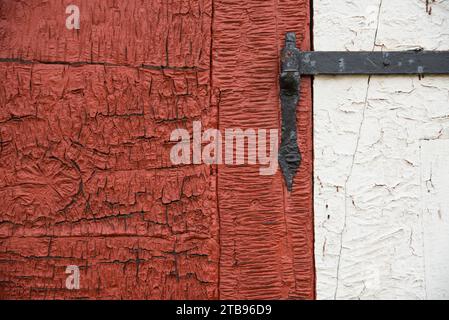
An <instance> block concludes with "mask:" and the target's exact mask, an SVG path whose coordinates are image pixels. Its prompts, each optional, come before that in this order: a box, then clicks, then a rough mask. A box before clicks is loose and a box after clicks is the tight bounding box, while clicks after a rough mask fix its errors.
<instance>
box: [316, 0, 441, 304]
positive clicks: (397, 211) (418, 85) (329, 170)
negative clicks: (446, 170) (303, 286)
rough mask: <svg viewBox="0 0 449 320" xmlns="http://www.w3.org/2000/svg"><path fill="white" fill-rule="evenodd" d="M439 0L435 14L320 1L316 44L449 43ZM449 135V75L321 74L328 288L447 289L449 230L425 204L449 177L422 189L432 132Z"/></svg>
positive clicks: (412, 4) (415, 0)
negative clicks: (432, 187)
mask: <svg viewBox="0 0 449 320" xmlns="http://www.w3.org/2000/svg"><path fill="white" fill-rule="evenodd" d="M430 5H431V7H432V15H429V14H428V12H426V2H425V1H421V0H401V1H395V0H357V1H354V0H315V1H314V10H315V15H314V44H315V50H352V51H358V50H407V49H414V48H417V47H423V48H424V49H426V50H436V49H438V50H449V1H438V0H437V1H436V2H434V3H430ZM445 139H449V77H448V76H433V77H430V76H427V77H425V78H424V79H421V80H420V79H418V77H413V76H372V77H366V76H356V77H335V76H327V77H325V76H322V77H316V79H315V83H314V154H315V163H314V171H315V194H314V201H315V239H316V243H315V258H316V271H317V297H318V298H319V299H335V298H336V299H426V298H432V297H437V298H445V297H446V298H447V296H445V295H447V290H443V289H441V288H440V287H438V285H440V286H446V283H447V281H448V279H449V273H447V272H446V269H445V268H446V267H445V263H446V260H445V259H446V258H444V257H443V256H442V255H441V252H449V241H447V238H446V236H445V235H443V233H445V234H447V231H445V229H444V228H443V226H442V225H441V224H437V223H435V222H434V221H433V220H429V219H430V218H429V216H428V215H426V209H427V207H426V206H429V205H428V203H432V202H433V201H434V200H435V199H441V198H443V195H442V194H444V193H445V192H446V191H445V190H447V189H446V188H447V187H448V186H449V179H443V180H442V181H441V182H440V184H439V185H438V188H439V189H438V190H437V191H435V192H436V193H435V194H432V197H433V198H431V199H428V198H429V196H430V195H425V197H424V195H423V194H422V181H421V180H422V174H424V173H425V171H423V170H424V167H425V166H426V165H428V163H429V161H430V160H427V158H425V159H423V154H422V152H420V146H422V147H423V148H428V149H430V151H429V154H434V155H435V156H437V154H438V152H439V151H440V149H441V148H442V147H440V146H439V145H437V144H438V143H436V144H431V143H429V144H428V145H427V146H425V145H426V143H424V142H428V141H444V140H445ZM439 157H441V159H446V160H440V161H441V163H444V161H446V162H447V163H449V157H448V156H447V154H446V153H441V154H439ZM425 161H427V162H425ZM439 172H441V174H443V173H442V171H441V170H440V171H439ZM444 180H445V181H444ZM440 190H441V191H440ZM448 197H449V194H448ZM429 241H430V242H435V243H434V244H433V248H432V249H431V250H430V249H429V246H428V244H427V243H428V242H429ZM428 250H430V251H428ZM429 264H431V265H429ZM446 288H447V286H446Z"/></svg>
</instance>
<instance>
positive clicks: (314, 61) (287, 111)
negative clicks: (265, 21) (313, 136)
mask: <svg viewBox="0 0 449 320" xmlns="http://www.w3.org/2000/svg"><path fill="white" fill-rule="evenodd" d="M320 74H323V75H326V74H327V75H356V74H360V75H375V74H377V75H392V74H409V75H425V74H449V51H419V50H415V51H389V52H378V51H376V52H371V51H370V52H367V51H361V52H345V51H341V52H338V51H327V52H323V51H305V52H301V51H299V50H298V48H297V47H296V35H295V33H293V32H288V33H287V34H286V36H285V48H283V49H282V53H281V74H280V77H279V85H280V99H281V109H282V110H281V113H282V134H281V146H280V148H279V164H280V166H281V170H282V173H283V175H284V179H285V182H286V184H287V189H288V190H289V191H291V190H292V187H293V178H294V177H295V175H296V171H297V169H298V167H299V165H300V164H301V154H300V151H299V148H298V144H297V141H296V140H297V133H296V126H297V124H296V106H297V105H298V101H299V98H300V97H299V83H300V78H301V75H320Z"/></svg>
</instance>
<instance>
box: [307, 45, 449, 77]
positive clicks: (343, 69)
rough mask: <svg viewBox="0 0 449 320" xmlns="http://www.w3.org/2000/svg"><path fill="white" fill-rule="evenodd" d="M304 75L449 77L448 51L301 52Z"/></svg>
mask: <svg viewBox="0 0 449 320" xmlns="http://www.w3.org/2000/svg"><path fill="white" fill-rule="evenodd" d="M300 61H301V65H300V73H301V74H302V75H320V74H329V75H332V74H333V75H344V74H347V75H351V74H366V75H369V74H378V75H382V74H417V75H423V74H449V51H389V52H364V51H361V52H344V51H342V52H338V51H327V52H326V51H302V52H300Z"/></svg>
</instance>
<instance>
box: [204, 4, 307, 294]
mask: <svg viewBox="0 0 449 320" xmlns="http://www.w3.org/2000/svg"><path fill="white" fill-rule="evenodd" d="M309 11H310V9H309V1H307V0H288V1H287V0H286V1H280V0H270V1H257V0H252V1H245V2H242V1H235V0H215V1H214V22H213V52H212V57H213V65H212V68H213V69H212V70H213V71H212V74H213V76H212V79H213V87H214V93H215V95H216V97H217V99H216V100H217V104H218V110H219V128H220V131H221V132H224V131H225V130H226V129H229V128H241V129H243V130H245V129H255V130H259V129H277V128H279V127H280V126H279V124H280V118H279V117H280V113H279V97H278V93H279V88H278V72H279V52H280V48H281V46H282V45H283V41H284V34H285V32H287V31H295V32H296V33H297V35H298V43H299V45H300V47H301V48H302V49H303V50H306V49H310V38H309V31H310V29H309V28H310V26H309V20H310V16H309ZM297 116H298V130H299V137H298V140H299V141H298V142H299V146H300V148H301V151H302V155H303V162H302V164H301V167H300V169H299V173H298V175H297V176H296V179H295V184H294V190H293V192H292V193H291V194H289V193H288V192H287V190H286V188H285V186H284V182H283V178H282V176H281V174H280V171H279V170H278V171H277V173H276V174H275V175H273V176H261V175H260V174H259V166H254V165H239V166H235V165H224V166H221V167H220V168H219V175H218V194H219V216H220V250H221V252H220V297H221V298H223V299H297V298H298V299H312V298H314V281H315V277H314V265H313V216H312V204H313V203H312V201H313V199H312V169H313V168H312V157H313V155H312V109H311V81H310V79H303V80H302V82H301V104H300V106H299V112H298V114H297Z"/></svg>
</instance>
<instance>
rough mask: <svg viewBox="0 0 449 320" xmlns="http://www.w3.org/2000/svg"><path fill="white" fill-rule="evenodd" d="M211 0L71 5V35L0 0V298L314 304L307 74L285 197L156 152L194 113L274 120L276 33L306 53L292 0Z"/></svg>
mask: <svg viewBox="0 0 449 320" xmlns="http://www.w3.org/2000/svg"><path fill="white" fill-rule="evenodd" d="M213 2H214V3H212V1H211V0H189V1H187V0H176V1H162V0H159V1H157V0H153V1H138V0H133V1H126V2H125V1H92V0H91V1H87V0H83V1H79V3H78V5H79V7H80V11H81V29H80V30H79V31H74V30H67V29H66V28H65V18H66V16H67V15H66V14H65V7H66V5H68V4H70V2H69V1H52V2H48V1H44V0H34V1H30V2H29V3H27V4H24V3H23V2H21V1H5V2H1V3H0V17H1V19H0V58H3V62H1V63H0V80H1V82H2V86H1V87H0V219H1V221H0V297H1V298H45V299H51V298H84V299H93V298H101V299H105V298H112V299H119V298H139V299H149V298H151V299H183V298H188V299H200V298H201V299H216V298H222V299H227V298H230V299H247V298H261V299H269V298H282V299H287V298H289V299H297V298H298V299H311V298H313V297H314V281H315V280H314V269H313V221H312V126H311V84H310V80H308V79H303V81H302V88H301V105H300V106H299V112H298V114H297V116H298V130H299V138H298V139H299V141H298V143H299V145H300V148H301V151H302V154H303V163H302V165H301V167H300V169H299V173H298V175H297V177H296V179H295V185H294V191H293V193H292V194H288V193H287V191H286V189H285V187H284V184H283V179H282V176H281V174H280V172H279V171H278V172H277V173H276V175H275V176H260V175H259V167H258V166H257V165H256V166H254V165H252V166H244V165H243V166H220V167H219V168H216V167H211V166H208V165H183V166H174V165H172V164H171V161H170V159H169V155H170V149H171V147H172V146H173V143H172V142H169V138H170V133H171V132H172V130H174V129H176V128H187V129H188V130H189V131H190V132H191V131H192V122H193V121H196V120H199V121H201V123H202V126H203V128H216V127H218V128H219V129H220V130H221V131H222V132H223V131H224V130H225V129H226V128H235V127H239V128H242V129H245V128H253V129H270V128H279V124H280V119H279V98H278V92H279V91H278V81H277V77H278V71H279V52H280V49H281V46H282V44H283V35H284V33H285V32H286V31H295V32H297V34H298V43H299V44H300V45H301V48H302V49H310V44H309V42H310V39H309V4H308V1H307V0H288V1H280V0H277V1H272V0H269V1H255V0H253V1H248V2H241V1H236V0H228V1H223V0H215V1H213ZM211 48H212V49H213V50H212V51H211ZM211 54H212V55H211ZM7 59H14V61H10V62H5V61H6V60H7ZM142 65H147V66H149V67H142ZM217 170H218V171H217ZM217 172H218V173H217ZM67 265H79V266H80V268H81V280H80V283H81V289H80V290H72V291H70V290H67V289H66V288H65V279H66V276H67V275H66V274H65V273H64V271H65V268H66V266H67Z"/></svg>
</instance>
